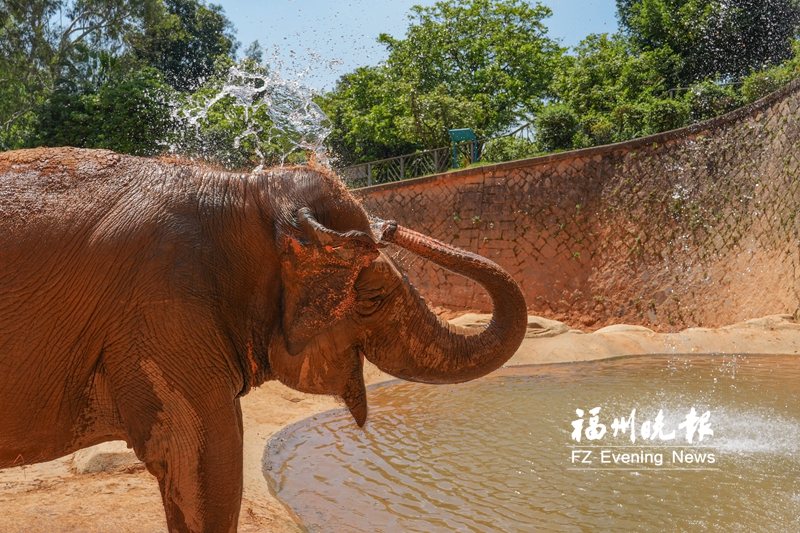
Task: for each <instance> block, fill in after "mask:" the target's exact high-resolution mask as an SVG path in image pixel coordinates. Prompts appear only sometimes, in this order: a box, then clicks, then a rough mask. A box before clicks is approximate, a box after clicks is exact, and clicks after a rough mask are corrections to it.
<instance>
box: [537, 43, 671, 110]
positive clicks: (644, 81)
mask: <svg viewBox="0 0 800 533" xmlns="http://www.w3.org/2000/svg"><path fill="white" fill-rule="evenodd" d="M681 68H682V62H681V60H680V58H679V57H677V56H675V55H674V54H673V53H672V52H671V51H670V50H669V49H668V48H666V47H664V48H660V49H657V50H652V51H644V52H640V51H638V50H637V49H636V47H635V46H633V44H632V43H631V42H630V40H629V39H628V38H627V37H626V36H624V35H621V34H615V35H608V34H606V33H603V34H592V35H589V36H588V37H586V38H585V39H584V40H583V41H581V42H580V44H579V45H578V46H577V47H576V48H575V50H574V55H572V56H569V57H568V58H567V61H565V63H564V65H563V66H562V68H561V69H559V70H558V71H557V72H556V73H555V76H554V79H553V86H552V91H553V93H554V95H555V96H556V97H557V98H558V99H559V100H561V101H562V102H564V103H567V104H569V105H570V106H571V107H572V108H573V109H574V110H575V111H576V112H577V113H578V114H581V115H586V114H590V113H597V112H602V113H605V112H610V111H613V110H614V109H615V108H617V107H618V106H620V105H622V104H631V103H636V102H643V101H646V100H649V99H650V98H652V97H654V96H658V95H660V94H662V93H663V92H664V91H665V90H667V89H670V88H671V87H673V86H674V85H673V84H674V83H676V82H677V74H678V72H679V70H680V69H681Z"/></svg>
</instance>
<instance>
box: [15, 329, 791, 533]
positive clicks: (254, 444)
mask: <svg viewBox="0 0 800 533" xmlns="http://www.w3.org/2000/svg"><path fill="white" fill-rule="evenodd" d="M487 319H488V315H474V314H470V315H464V316H461V317H459V318H457V319H454V320H453V322H454V323H457V324H460V325H480V324H482V323H485V322H486V321H487ZM528 324H529V325H528V335H527V338H526V339H525V341H524V342H523V344H522V346H521V347H520V349H519V351H518V352H517V353H516V355H515V356H514V357H513V358H512V359H511V361H510V362H509V365H527V364H544V363H554V362H570V361H588V360H596V359H603V358H608V357H615V356H621V355H640V354H679V353H695V354H705V353H714V354H717V353H723V354H724V353H728V354H797V353H798V351H799V350H800V324H798V323H797V322H796V321H795V320H794V319H793V317H792V316H791V315H776V316H770V317H766V318H760V319H755V320H749V321H747V322H744V323H740V324H736V325H733V326H728V327H723V328H718V329H706V328H692V329H687V330H684V331H681V332H678V333H669V334H663V333H655V332H653V331H652V330H649V329H647V328H643V327H641V326H626V325H617V326H610V327H607V328H603V329H601V330H598V331H595V332H594V333H591V334H587V333H583V332H581V331H578V330H573V329H570V327H568V326H567V325H565V324H563V323H561V322H556V321H552V320H547V319H544V318H540V317H533V316H532V317H529V322H528ZM366 379H367V382H368V383H370V384H374V383H378V382H381V381H384V380H386V379H390V377H389V376H387V375H386V374H383V373H381V372H380V371H378V370H377V369H376V368H374V367H370V368H369V369H368V371H367V376H366ZM339 407H341V403H340V402H338V401H337V400H335V399H333V398H328V397H318V396H312V395H308V394H302V393H299V392H295V391H293V390H290V389H288V388H286V387H284V386H283V385H280V384H279V383H275V382H270V383H267V384H265V385H264V386H262V387H260V388H259V389H257V390H254V391H253V392H251V393H250V394H248V395H247V396H246V397H245V398H244V399H243V400H242V410H243V413H244V426H245V438H244V441H245V449H244V462H245V469H244V484H245V489H244V500H243V502H242V513H241V518H240V522H239V531H241V532H256V531H259V532H270V533H272V532H274V533H286V532H298V531H301V528H300V527H298V526H297V525H296V523H295V522H294V520H293V518H292V516H291V515H290V513H289V512H288V511H287V510H286V509H285V507H284V506H283V505H282V504H281V503H280V502H279V501H278V500H277V499H275V498H274V497H273V496H272V495H270V493H269V489H268V487H267V484H266V481H265V480H264V477H263V475H262V473H261V464H262V462H261V461H262V455H263V453H264V447H265V445H266V442H267V440H269V438H270V436H271V435H273V434H274V433H275V432H277V431H278V430H280V429H281V428H283V427H285V426H286V425H288V424H291V423H294V422H296V421H298V420H301V419H303V418H306V417H308V416H313V415H315V414H318V413H321V412H323V411H326V410H329V409H335V408H339ZM79 453H80V452H79ZM124 455H125V452H124V451H121V450H120V449H119V448H116V449H113V446H112V450H111V451H110V452H109V453H108V454H106V455H105V456H101V455H100V454H98V453H97V452H96V451H93V453H86V452H83V453H81V456H80V457H78V458H75V457H73V456H68V457H65V458H62V459H59V460H57V461H52V462H50V463H43V464H38V465H31V466H25V467H18V468H12V469H7V470H3V471H0V508H2V510H3V512H2V513H0V531H3V532H8V533H12V532H43V531H47V532H53V533H57V532H70V533H77V532H85V533H100V532H108V531H115V532H120V533H128V532H130V533H150V532H158V533H163V532H165V531H166V522H165V520H164V513H163V510H162V507H161V498H160V496H159V493H158V486H157V484H156V481H155V478H153V477H152V476H151V475H150V474H148V473H147V472H146V471H144V469H143V468H142V467H141V466H140V465H139V464H137V463H136V462H133V461H131V460H130V458H129V457H124ZM93 460H94V461H95V462H94V463H92V461H93ZM87 465H89V466H87ZM91 465H94V466H91ZM76 467H77V468H78V469H80V470H87V469H88V470H91V469H93V468H94V469H97V468H99V469H105V470H112V472H107V471H101V472H94V473H87V474H78V473H76V471H75V468H76Z"/></svg>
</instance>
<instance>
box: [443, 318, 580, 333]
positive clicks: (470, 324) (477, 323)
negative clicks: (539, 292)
mask: <svg viewBox="0 0 800 533" xmlns="http://www.w3.org/2000/svg"><path fill="white" fill-rule="evenodd" d="M491 319H492V315H485V314H477V313H467V314H465V315H462V316H460V317H458V318H456V319H453V320H451V321H450V322H451V323H452V324H455V325H456V326H463V327H465V328H482V327H486V325H487V324H489V321H490V320H491ZM568 331H569V326H567V325H566V324H564V323H563V322H559V321H557V320H549V319H547V318H542V317H539V316H529V317H528V330H527V331H526V332H525V338H526V339H543V338H546V337H555V336H556V335H561V334H562V333H566V332H568Z"/></svg>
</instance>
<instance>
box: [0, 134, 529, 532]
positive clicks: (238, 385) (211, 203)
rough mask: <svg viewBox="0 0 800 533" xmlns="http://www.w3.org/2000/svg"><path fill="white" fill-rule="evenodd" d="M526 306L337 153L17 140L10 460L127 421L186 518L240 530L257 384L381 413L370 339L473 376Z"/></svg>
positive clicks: (0, 361) (105, 436)
mask: <svg viewBox="0 0 800 533" xmlns="http://www.w3.org/2000/svg"><path fill="white" fill-rule="evenodd" d="M390 244H393V245H394V246H399V247H400V248H404V249H407V250H409V251H411V252H412V253H414V254H417V255H419V256H421V257H424V258H426V259H428V260H430V261H433V262H434V263H437V264H439V265H441V266H443V267H445V268H448V269H450V270H452V271H454V272H456V273H458V274H461V275H464V276H466V277H468V278H470V279H473V280H475V281H476V282H478V283H479V284H481V285H482V286H483V287H484V288H485V289H486V290H487V292H488V293H489V295H490V296H491V299H492V302H493V308H494V315H493V318H492V321H491V322H490V324H489V325H487V326H486V327H485V328H483V329H471V328H468V329H463V328H458V327H455V326H452V325H450V324H448V323H447V322H444V321H442V320H440V319H439V318H438V317H437V316H436V315H435V314H434V313H433V312H432V311H431V310H430V309H429V307H428V306H427V304H426V303H425V301H424V300H423V299H422V298H421V297H420V295H419V294H418V293H417V291H416V290H415V289H414V287H413V286H412V285H411V284H410V283H409V281H408V279H407V278H406V277H405V275H404V274H403V273H402V272H401V270H400V268H399V267H398V265H397V264H396V263H395V261H394V260H393V259H392V257H391V256H390V254H389V253H388V250H386V247H387V246H388V245H390ZM526 326H527V307H526V303H525V299H524V297H523V295H522V292H521V290H520V288H519V286H518V285H517V283H516V282H515V281H514V280H513V279H512V278H511V277H510V276H509V275H508V274H507V273H506V272H505V271H504V270H503V269H502V268H500V267H499V266H498V265H496V264H495V263H493V262H491V261H489V260H487V259H485V258H483V257H480V256H478V255H476V254H472V253H469V252H466V251H463V250H460V249H457V248H455V247H452V246H450V245H448V244H445V243H442V242H439V241H436V240H434V239H432V238H429V237H426V236H424V235H421V234H419V233H416V232H414V231H412V230H410V229H408V228H404V227H402V226H400V225H398V224H396V223H395V222H393V221H381V220H374V219H370V217H369V216H368V215H367V213H366V212H365V210H364V209H363V208H362V206H361V205H360V203H359V202H358V201H357V200H356V199H354V197H353V196H352V195H351V194H350V193H349V192H348V190H347V188H346V187H345V186H344V185H343V183H342V181H341V179H339V178H338V176H337V175H336V174H334V173H333V172H331V171H328V170H326V169H324V168H321V167H318V166H313V165H305V166H293V167H289V166H287V167H277V168H272V169H266V170H260V171H258V172H251V173H234V172H227V171H224V170H221V169H218V168H214V167H213V166H210V165H208V164H203V163H199V162H193V161H190V160H184V159H178V158H170V157H161V158H141V157H134V156H126V155H120V154H116V153H114V152H110V151H106V150H88V149H78V148H36V149H30V150H17V151H10V152H5V153H0V468H7V467H12V466H15V465H20V464H30V463H36V462H43V461H49V460H53V459H56V458H59V457H62V456H64V455H67V454H70V453H72V452H74V451H76V450H79V449H81V448H84V447H87V446H91V445H95V444H99V443H101V442H104V441H109V440H124V441H126V442H127V443H128V445H129V446H130V447H132V449H133V450H134V452H135V453H136V455H137V457H138V458H139V459H140V460H141V461H143V462H144V463H145V465H146V468H147V470H148V471H149V472H150V473H151V474H152V475H154V476H155V478H156V479H157V480H158V485H159V489H160V491H161V496H162V500H163V504H164V509H165V513H166V517H167V523H168V527H169V530H170V531H171V532H174V533H177V532H215V533H218V532H226V531H231V532H235V531H236V528H237V523H238V515H239V508H240V504H241V497H242V435H243V432H242V412H241V407H240V398H241V397H242V396H243V395H245V394H247V392H248V391H249V390H251V389H252V388H253V387H257V386H259V385H260V384H262V383H264V382H266V381H268V380H279V381H281V382H282V383H284V384H286V385H288V386H289V387H292V388H294V389H296V390H299V391H303V392H309V393H317V394H328V395H337V396H339V397H341V398H342V399H343V400H344V403H345V404H346V406H347V408H348V409H349V410H350V412H351V413H352V415H353V417H354V419H355V421H356V423H357V424H358V425H359V426H361V425H363V424H364V423H365V421H366V417H367V402H366V392H365V387H364V378H363V373H362V371H363V364H364V363H363V361H364V359H366V360H368V361H370V362H372V363H373V364H375V365H376V366H377V367H378V368H380V369H381V370H383V371H384V372H387V373H388V374H391V375H392V376H396V377H398V378H402V379H405V380H411V381H417V382H423V383H458V382H463V381H467V380H471V379H474V378H477V377H480V376H483V375H485V374H487V373H489V372H491V371H493V370H495V369H497V368H499V367H500V366H502V365H503V364H504V363H505V362H506V361H507V360H508V359H509V358H510V357H511V356H512V355H513V354H514V352H515V351H516V350H517V348H518V347H519V345H520V343H521V342H522V339H523V337H524V335H525V330H526Z"/></svg>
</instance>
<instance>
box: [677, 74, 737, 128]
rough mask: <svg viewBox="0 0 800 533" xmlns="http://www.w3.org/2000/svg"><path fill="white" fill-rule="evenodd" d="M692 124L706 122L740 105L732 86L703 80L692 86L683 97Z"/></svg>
mask: <svg viewBox="0 0 800 533" xmlns="http://www.w3.org/2000/svg"><path fill="white" fill-rule="evenodd" d="M685 100H686V103H687V104H688V105H689V107H690V109H691V111H690V115H691V119H692V121H693V122H700V121H702V120H708V119H710V118H714V117H716V116H719V115H723V114H725V113H727V112H729V111H733V110H734V109H736V108H737V107H739V106H741V105H742V99H741V96H740V95H739V94H738V93H737V91H736V89H735V87H734V86H733V85H730V84H727V85H724V84H721V83H716V82H713V81H711V80H705V81H702V82H700V83H695V84H693V85H692V86H691V87H690V88H689V90H688V92H687V93H686V96H685Z"/></svg>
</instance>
